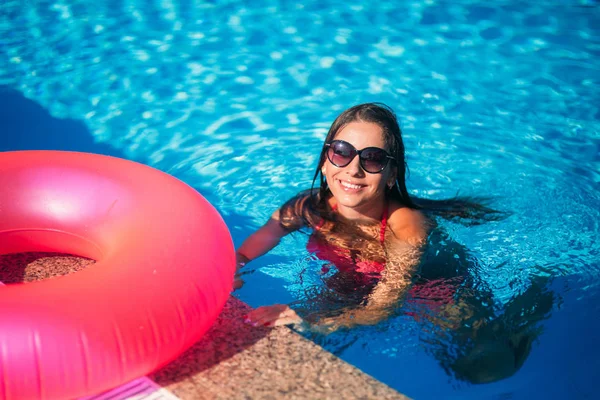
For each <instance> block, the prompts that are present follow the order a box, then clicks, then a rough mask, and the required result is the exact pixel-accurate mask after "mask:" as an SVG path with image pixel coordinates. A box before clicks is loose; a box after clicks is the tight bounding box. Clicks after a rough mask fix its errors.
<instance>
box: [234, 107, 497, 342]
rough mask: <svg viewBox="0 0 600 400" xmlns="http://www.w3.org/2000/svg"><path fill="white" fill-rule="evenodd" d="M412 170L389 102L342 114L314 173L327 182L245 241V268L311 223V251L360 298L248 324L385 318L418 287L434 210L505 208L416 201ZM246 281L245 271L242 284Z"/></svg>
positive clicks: (329, 326)
mask: <svg viewBox="0 0 600 400" xmlns="http://www.w3.org/2000/svg"><path fill="white" fill-rule="evenodd" d="M405 174H406V162H405V156H404V144H403V141H402V135H401V131H400V128H399V125H398V121H397V119H396V116H395V115H394V113H393V111H392V110H391V109H390V108H389V107H387V106H385V105H383V104H378V103H367V104H361V105H357V106H354V107H352V108H350V109H348V110H346V111H344V112H343V113H342V114H340V115H339V116H338V117H337V119H336V120H335V121H334V122H333V124H332V126H331V128H330V129H329V132H328V134H327V137H326V139H325V143H324V145H323V149H322V151H321V155H320V159H319V165H318V167H317V171H316V172H315V177H314V179H313V187H314V182H315V181H316V179H317V178H319V181H320V187H319V190H318V191H317V190H313V189H311V190H308V191H305V192H302V193H300V194H299V195H297V196H296V197H294V198H292V199H291V200H289V201H288V202H287V203H286V204H284V205H283V206H282V207H281V208H280V209H279V210H277V211H275V212H274V213H273V215H272V216H271V218H270V219H269V221H267V223H266V224H265V225H264V226H262V227H261V228H260V229H258V230H257V231H256V232H255V233H253V234H252V235H250V236H249V237H248V238H247V239H246V240H245V241H244V243H243V244H242V245H241V246H240V247H239V248H238V250H237V260H238V271H239V270H240V269H241V268H242V267H243V266H244V265H245V264H246V263H248V262H249V261H251V260H253V259H255V258H257V257H259V256H261V255H263V254H265V253H267V252H268V251H269V250H271V249H272V248H273V247H274V246H276V245H277V244H278V243H279V241H280V239H281V238H282V237H283V236H285V235H287V234H289V233H290V232H293V231H297V230H299V229H302V228H309V229H311V230H312V234H311V236H310V239H309V242H308V246H307V248H308V250H309V251H311V252H313V253H315V254H316V256H317V257H319V258H320V259H322V260H326V261H329V262H330V263H331V264H332V267H333V268H335V269H336V271H337V272H336V273H335V274H333V276H330V277H329V278H328V279H327V285H328V286H329V287H330V288H332V289H333V290H334V291H336V292H337V293H340V294H347V295H349V294H352V295H353V297H354V298H355V300H356V301H354V304H352V305H350V306H348V305H347V306H344V307H342V309H341V310H337V312H335V313H334V314H333V315H329V316H326V317H323V315H321V316H320V318H319V319H318V320H315V319H314V318H309V319H310V320H311V321H310V322H311V323H310V324H307V323H306V322H307V321H306V320H303V319H302V318H301V317H300V316H299V315H298V314H297V313H296V312H295V311H294V310H292V309H291V308H290V307H289V306H287V305H281V304H278V305H272V306H265V307H259V308H258V309H256V310H254V311H252V312H251V313H250V314H249V315H248V316H247V322H248V323H251V324H253V325H263V326H279V325H287V324H302V326H303V327H305V328H307V327H308V328H311V329H313V330H319V331H324V332H330V331H333V330H335V329H337V328H339V327H351V326H353V325H362V324H374V323H377V322H378V321H380V320H381V319H383V318H385V317H387V316H388V315H389V314H390V313H391V312H392V311H393V310H394V308H395V307H396V306H397V305H398V303H399V301H400V300H401V299H402V298H403V297H404V296H405V295H406V294H407V293H408V291H409V289H410V288H411V282H412V280H413V277H414V276H415V273H416V271H417V267H418V265H419V261H420V258H421V255H422V254H423V249H424V245H425V243H426V241H427V237H428V235H429V232H430V231H431V229H432V228H433V225H434V223H433V222H432V221H433V220H431V219H430V218H429V217H428V215H431V214H437V215H440V216H442V217H445V218H448V219H455V218H456V219H460V220H462V221H463V222H465V221H466V222H468V223H477V222H481V221H486V220H494V219H499V218H501V217H502V216H503V215H502V213H500V212H497V211H495V210H492V209H489V208H487V207H485V206H484V205H482V204H479V203H477V202H475V201H471V200H469V199H466V198H455V199H451V200H440V201H434V200H416V201H415V200H413V199H412V198H411V197H410V196H409V194H408V191H407V189H406V183H405ZM325 269H327V267H325ZM324 272H327V271H324ZM242 284H243V281H242V280H241V279H240V278H239V275H238V276H237V277H236V282H235V285H234V286H235V288H236V289H237V288H239V287H241V285H242ZM416 289H417V293H418V291H419V288H418V287H416ZM411 291H412V292H414V291H415V288H414V287H413V288H412V289H411ZM357 294H359V295H357ZM446 300H448V301H449V299H446ZM446 300H444V299H442V303H444V302H445V301H446ZM305 319H306V318H305Z"/></svg>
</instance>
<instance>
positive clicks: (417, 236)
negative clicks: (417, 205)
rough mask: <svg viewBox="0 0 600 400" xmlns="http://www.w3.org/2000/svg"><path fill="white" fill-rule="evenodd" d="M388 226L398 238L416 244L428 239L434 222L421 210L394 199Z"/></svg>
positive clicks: (391, 204) (390, 207) (390, 208)
mask: <svg viewBox="0 0 600 400" xmlns="http://www.w3.org/2000/svg"><path fill="white" fill-rule="evenodd" d="M388 227H389V229H390V230H391V231H392V232H393V234H394V236H395V237H396V238H397V239H399V240H401V241H405V242H408V243H410V244H412V245H415V246H416V245H419V244H421V243H424V242H425V241H426V240H427V235H428V234H429V231H430V230H431V228H432V222H431V220H430V219H429V218H427V216H425V214H423V213H422V212H421V211H419V210H416V209H414V208H410V207H406V206H404V205H402V204H400V203H397V202H393V201H392V202H391V203H390V206H389V217H388Z"/></svg>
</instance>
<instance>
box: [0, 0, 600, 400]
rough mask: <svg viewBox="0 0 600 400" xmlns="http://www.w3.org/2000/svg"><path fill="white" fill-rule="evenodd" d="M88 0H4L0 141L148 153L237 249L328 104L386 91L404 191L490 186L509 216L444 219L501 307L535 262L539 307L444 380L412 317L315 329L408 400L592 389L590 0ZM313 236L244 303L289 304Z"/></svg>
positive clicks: (599, 209)
mask: <svg viewBox="0 0 600 400" xmlns="http://www.w3.org/2000/svg"><path fill="white" fill-rule="evenodd" d="M96 3H97V2H92V1H85V0H74V1H54V2H51V1H28V2H24V1H14V0H5V1H4V2H3V3H2V4H1V5H0V105H1V107H0V108H1V109H0V118H1V120H0V150H12V149H22V148H57V149H71V150H82V151H96V152H101V153H108V154H114V155H119V156H123V157H127V158H130V159H133V160H137V161H141V162H144V163H147V164H150V165H153V166H155V167H157V168H160V169H162V170H164V171H167V172H169V173H171V174H173V175H175V176H177V177H179V178H181V179H183V180H185V181H186V182H187V183H189V184H190V185H192V186H193V187H195V188H196V189H198V190H199V191H200V192H201V193H202V194H204V195H205V196H206V197H207V198H208V199H209V200H210V201H211V202H212V203H213V204H214V205H215V206H216V207H217V208H218V209H219V210H220V212H221V213H222V214H223V216H224V218H225V220H226V222H227V224H228V226H229V228H230V230H231V232H232V235H233V238H234V241H235V243H236V244H238V245H239V244H240V243H241V241H242V240H243V239H244V238H245V237H246V236H247V235H248V234H250V233H251V232H252V230H253V229H255V228H257V227H258V226H260V224H262V223H263V222H264V221H265V220H266V219H267V218H268V216H269V215H270V214H271V213H272V212H273V210H274V209H275V208H276V207H277V205H279V204H281V203H283V202H284V201H285V200H287V199H288V198H289V197H291V196H292V195H294V194H295V193H296V192H297V191H299V190H301V189H304V188H307V187H309V186H310V183H311V180H312V175H313V173H314V168H315V167H316V162H317V154H318V151H319V149H320V145H321V143H322V140H323V139H324V137H325V133H326V131H327V129H328V127H329V125H330V124H331V122H332V121H333V119H334V118H335V116H336V115H337V114H338V113H339V112H341V111H342V110H343V109H345V108H347V107H348V106H351V105H354V104H356V103H360V102H366V101H380V102H385V103H387V104H389V105H390V106H392V107H393V108H394V110H395V111H396V112H397V113H398V116H399V118H400V120H401V123H402V128H403V131H404V137H405V142H406V143H405V144H406V148H407V156H408V163H409V167H410V171H411V174H410V178H409V179H408V181H407V184H408V187H409V191H410V192H411V193H413V194H415V195H419V196H423V197H431V198H444V197H450V196H453V195H455V194H456V192H460V193H462V194H467V195H487V196H493V197H495V198H496V199H497V200H496V202H495V203H494V205H495V206H496V207H497V208H500V209H502V210H507V211H511V212H512V215H511V217H509V218H508V219H506V220H503V221H497V222H491V223H488V224H483V225H480V226H475V227H473V226H472V227H465V226H462V225H459V224H453V223H449V222H445V223H443V224H442V225H443V226H442V228H443V229H444V230H445V231H447V232H448V234H449V235H450V237H451V238H452V240H453V241H455V242H456V243H458V244H460V245H462V246H464V247H465V248H467V249H469V251H470V252H471V254H472V256H473V257H474V258H475V259H477V260H478V270H477V273H478V276H479V278H480V279H481V280H482V281H485V282H486V284H487V286H488V287H489V288H490V290H491V292H492V293H493V295H494V301H495V303H497V305H498V308H499V309H502V307H503V305H506V304H508V303H509V302H510V300H511V299H512V298H514V297H515V296H516V295H518V294H519V293H522V292H524V291H525V290H526V288H527V287H529V286H530V285H531V282H533V281H535V279H536V277H545V278H550V279H549V280H548V284H547V287H546V290H548V291H549V292H551V293H553V294H554V297H553V299H554V300H553V302H552V307H551V312H550V313H549V316H548V318H547V319H544V320H543V321H540V322H539V324H537V325H536V326H537V327H538V328H539V331H540V333H539V335H538V336H537V339H536V340H535V341H534V343H533V344H532V349H531V352H530V354H529V357H528V358H527V359H526V361H525V363H524V364H523V367H522V368H521V369H520V370H519V371H518V372H517V373H516V374H515V375H514V376H512V377H510V378H508V379H505V380H502V381H499V382H496V383H491V384H484V385H471V384H467V383H464V382H462V381H460V380H458V379H456V378H455V377H453V376H452V375H451V374H448V373H447V372H446V371H445V370H444V369H443V368H442V367H441V363H440V361H439V360H438V359H436V357H434V356H433V355H432V345H431V344H430V343H429V342H428V340H427V338H428V336H427V332H426V327H423V326H422V324H419V323H418V322H416V320H415V319H413V318H407V317H406V315H405V314H402V315H399V316H397V317H394V318H391V319H390V320H388V321H386V322H385V323H381V324H379V325H377V326H373V327H364V328H358V329H355V330H352V331H350V332H342V333H336V334H333V335H331V336H329V337H327V338H320V339H319V338H317V339H315V340H317V341H318V343H319V344H321V345H323V346H324V347H325V348H326V349H328V350H330V351H332V352H334V353H335V354H337V355H339V356H340V357H341V358H343V359H344V360H346V361H348V362H350V363H352V364H354V365H356V366H358V367H359V368H361V369H362V370H364V371H365V372H367V373H369V374H371V375H373V376H374V377H376V378H378V379H380V380H381V381H383V382H385V383H387V384H388V385H390V386H392V387H394V388H396V389H398V390H399V391H401V392H403V393H405V394H407V395H409V396H411V397H414V398H417V399H435V398H461V399H463V398H465V399H471V398H472V399H479V398H496V399H500V398H502V399H525V398H530V397H540V398H542V397H543V396H545V397H546V398H554V397H557V398H558V397H562V398H564V397H567V398H593V397H595V396H594V385H595V382H597V381H598V379H599V378H600V361H598V360H600V358H599V357H598V356H599V355H600V352H599V351H598V350H597V345H596V342H595V340H594V339H595V338H596V337H598V335H597V331H598V328H599V327H600V323H598V317H600V306H599V305H598V304H600V302H599V301H600V284H599V282H600V280H599V277H600V243H599V239H598V238H599V236H600V235H599V233H600V229H599V220H600V193H599V190H598V189H599V185H600V108H599V107H600V106H599V105H600V96H599V93H600V92H599V87H600V28H599V27H600V6H599V5H598V4H597V2H595V1H592V0H580V1H577V0H571V1H569V0H563V1H559V0H555V1H552V0H544V1H536V2H523V1H518V0H513V1H508V0H501V1H495V2H491V3H490V2H488V3H489V4H488V3H482V2H478V1H475V0H469V1H467V0H459V1H434V0H429V1H406V2H390V4H377V3H374V2H361V1H356V2H348V1H332V0H327V1H322V0H309V1H305V2H303V3H304V4H303V5H296V4H293V3H292V2H285V1H275V0H265V1H264V2H260V3H258V4H260V5H254V4H253V3H255V2H252V3H251V2H247V4H244V2H239V1H200V0H198V1H185V0H179V1H177V0H163V1H153V2H144V1H140V0H134V1H106V2H99V3H100V4H96ZM381 3H384V2H381ZM394 3H399V4H394ZM305 244H306V236H304V235H292V236H289V237H286V238H285V239H284V240H283V242H282V244H281V245H280V246H279V247H278V248H276V249H275V250H274V251H272V252H271V253H270V254H269V255H267V256H265V257H263V258H261V259H259V260H257V261H255V262H253V263H252V264H250V265H249V266H248V268H249V270H250V271H251V273H250V274H248V275H247V276H246V278H247V279H246V281H247V283H246V286H245V287H244V288H243V289H242V290H241V291H239V292H238V296H239V297H240V298H241V299H242V300H244V301H246V302H248V303H249V304H250V305H252V306H260V305H265V304H272V303H275V302H292V301H294V300H298V299H301V298H302V296H303V293H304V292H306V285H310V284H312V283H314V282H312V283H311V279H312V280H313V281H318V276H317V275H316V274H314V273H312V274H311V271H313V270H317V268H318V262H317V261H316V260H314V258H313V257H311V256H310V254H308V253H307V251H306V249H305ZM306 271H308V272H307V274H305V278H306V277H309V278H310V279H303V280H302V281H300V280H299V278H298V276H299V274H300V273H304V272H306ZM317 283H318V282H317Z"/></svg>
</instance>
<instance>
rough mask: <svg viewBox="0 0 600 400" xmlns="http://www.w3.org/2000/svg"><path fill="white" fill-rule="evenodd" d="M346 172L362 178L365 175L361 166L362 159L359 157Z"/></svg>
mask: <svg viewBox="0 0 600 400" xmlns="http://www.w3.org/2000/svg"><path fill="white" fill-rule="evenodd" d="M346 172H347V173H349V174H350V175H352V176H360V175H361V174H363V173H364V171H363V169H362V167H361V166H360V157H359V156H358V155H357V156H356V157H354V158H353V159H352V161H350V164H348V165H347V166H346Z"/></svg>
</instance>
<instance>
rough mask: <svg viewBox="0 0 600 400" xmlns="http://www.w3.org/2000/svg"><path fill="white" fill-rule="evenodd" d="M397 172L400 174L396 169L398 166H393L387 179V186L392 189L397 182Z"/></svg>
mask: <svg viewBox="0 0 600 400" xmlns="http://www.w3.org/2000/svg"><path fill="white" fill-rule="evenodd" d="M397 174H398V170H397V169H396V167H394V168H392V170H391V174H390V176H389V177H388V179H387V186H388V187H389V188H390V189H391V188H393V187H394V185H395V184H396V180H397V179H396V178H397Z"/></svg>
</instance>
